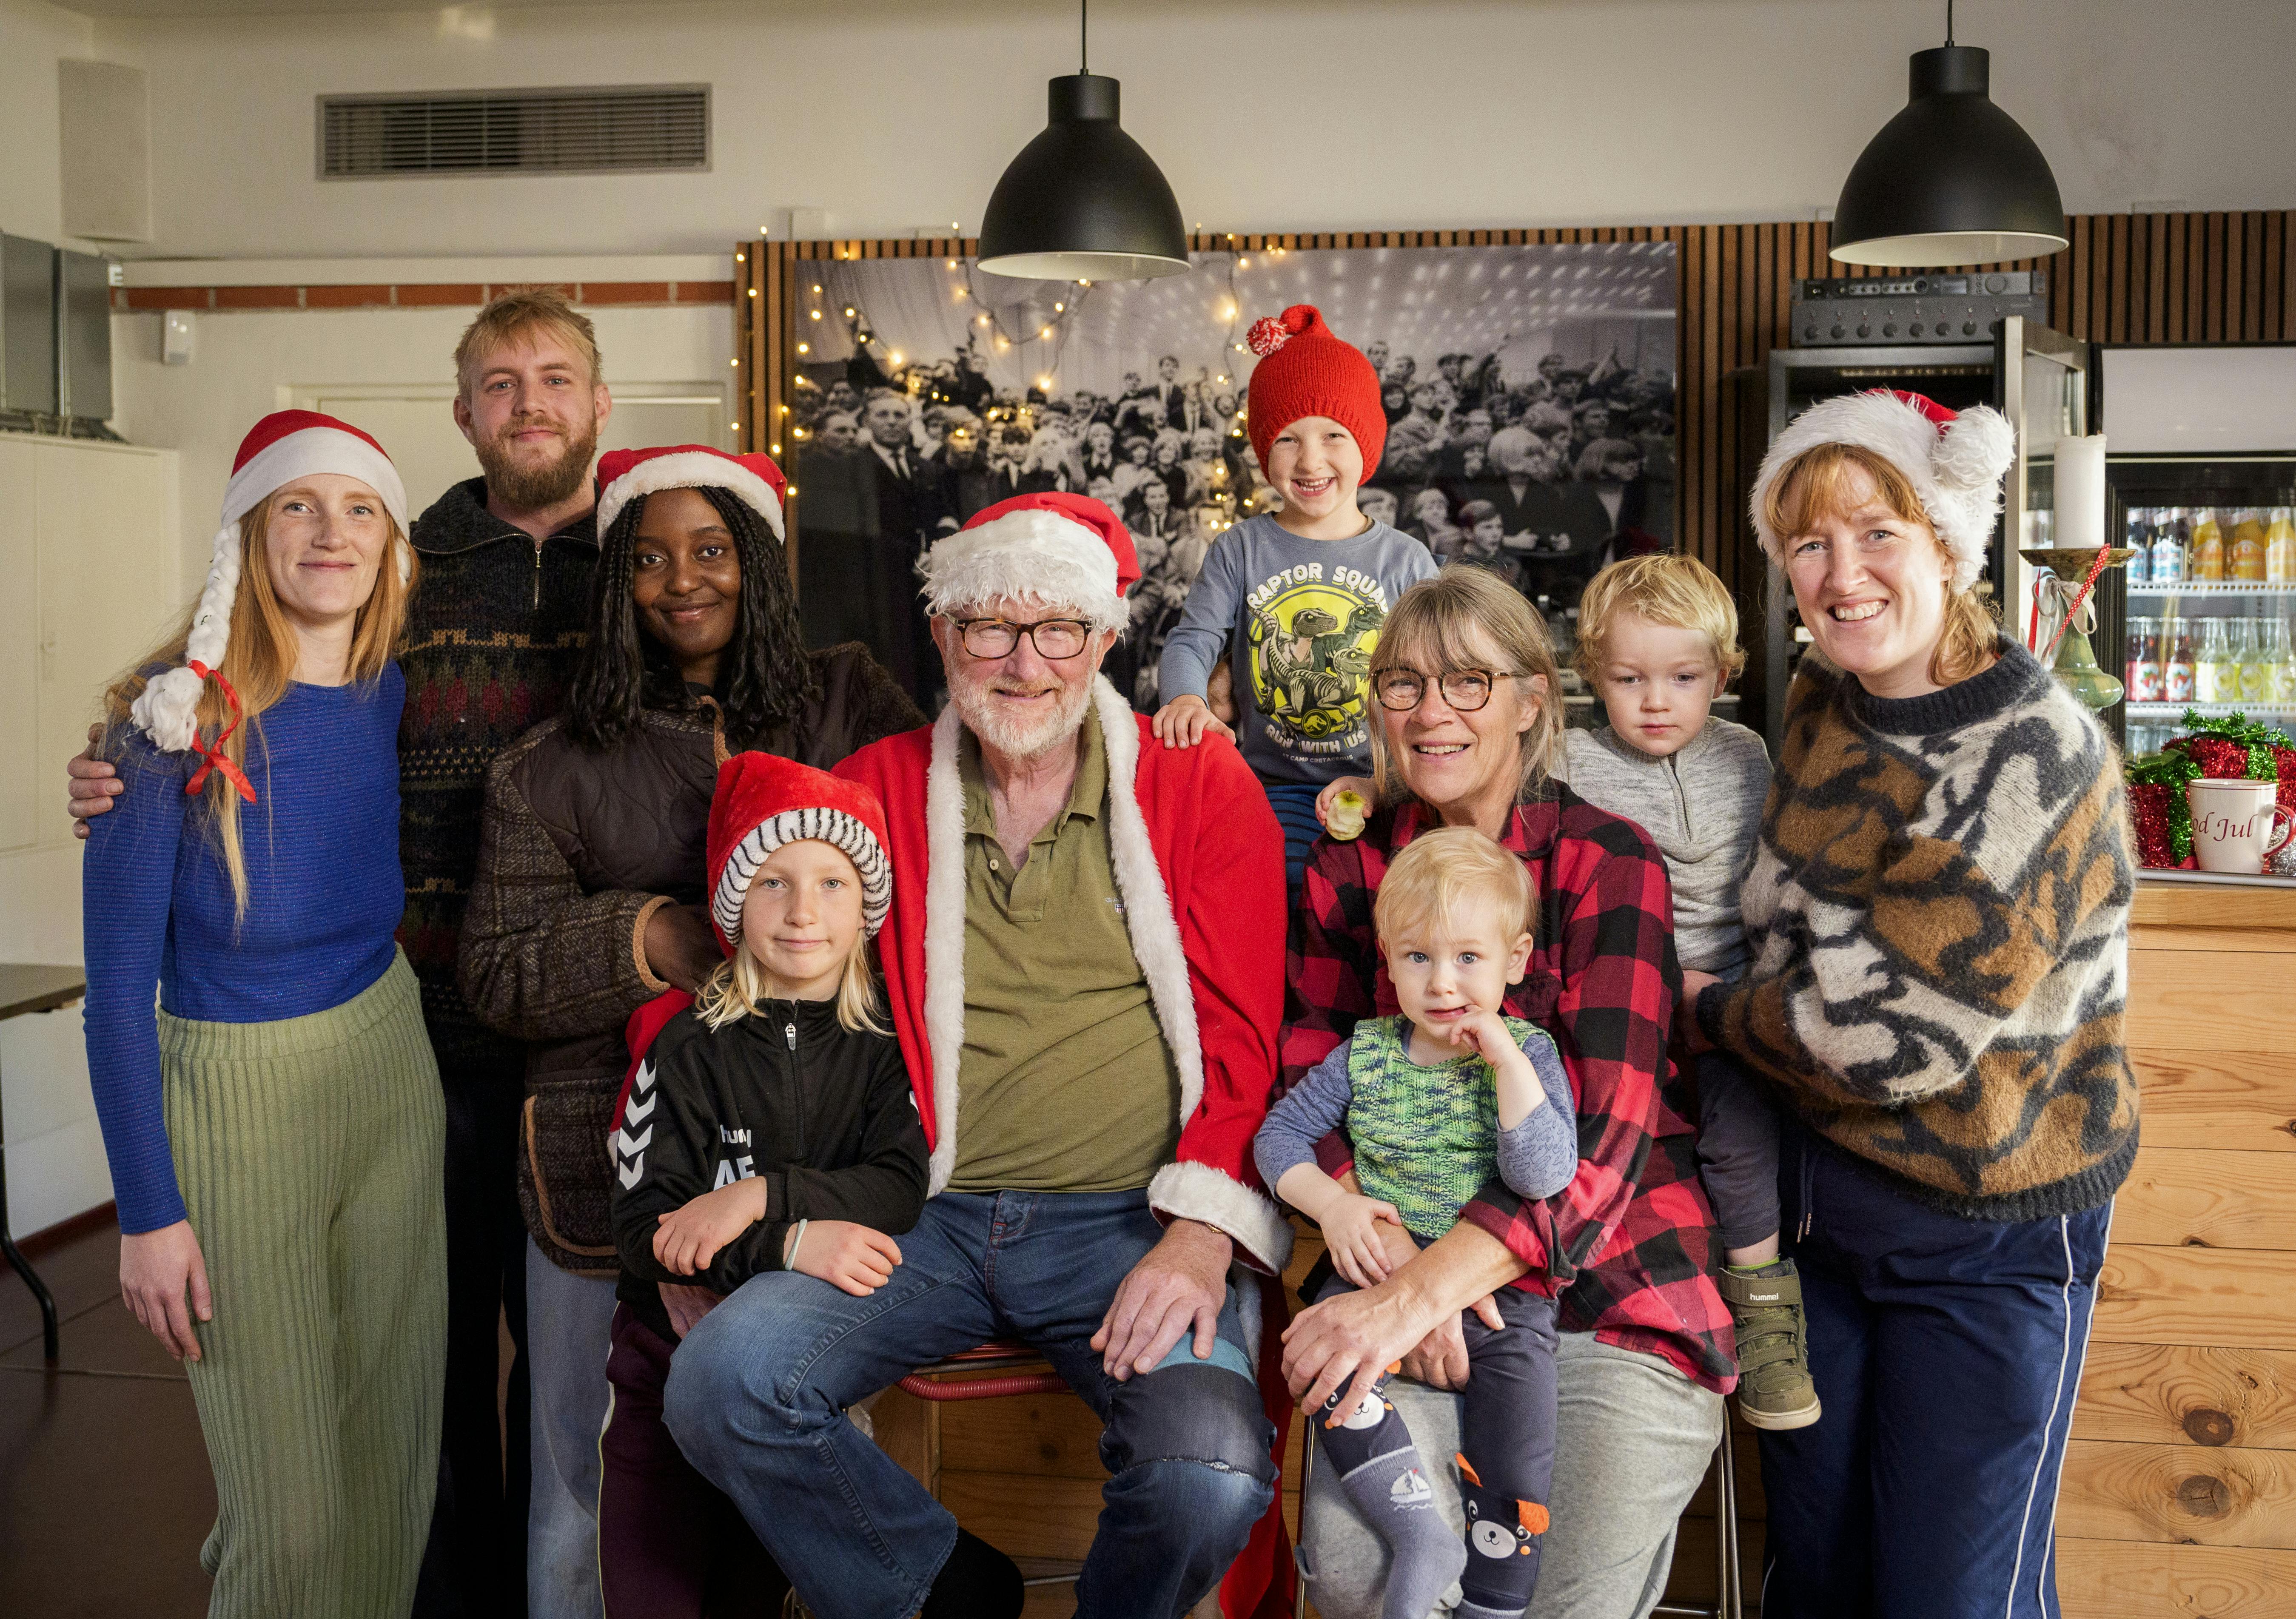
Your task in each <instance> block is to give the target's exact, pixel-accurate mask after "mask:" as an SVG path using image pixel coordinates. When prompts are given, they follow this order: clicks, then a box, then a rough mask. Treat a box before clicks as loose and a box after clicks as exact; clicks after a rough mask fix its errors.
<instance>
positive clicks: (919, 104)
mask: <svg viewBox="0 0 2296 1619" xmlns="http://www.w3.org/2000/svg"><path fill="white" fill-rule="evenodd" d="M1944 9H1945V8H1944V5H1943V4H1942V0H1671V3H1661V0H1549V3H1547V4H1519V5H1500V4H1489V3H1486V0H1382V3H1380V4H1371V3H1369V0H1313V3H1312V4H1308V3H1304V0H1258V3H1257V4H1212V3H1211V0H1120V3H1119V4H1107V3H1104V4H1101V5H1098V6H1095V8H1094V23H1093V36H1092V38H1093V48H1092V61H1093V65H1094V66H1095V69H1096V70H1099V71H1101V72H1103V73H1109V74H1113V75H1115V76H1116V77H1118V78H1120V79H1121V80H1122V81H1123V85H1124V94H1125V113H1126V116H1125V123H1126V127H1128V129H1129V130H1130V131H1131V132H1132V133H1133V134H1134V135H1136V136H1137V137H1138V138H1139V139H1140V140H1141V141H1142V143H1144V145H1145V146H1146V147H1147V148H1148V150H1149V151H1150V152H1151V153H1152V154H1153V155H1154V156H1155V157H1156V159H1158V161H1159V162H1160V164H1161V165H1162V167H1163V169H1164V171H1165V173H1166V175H1167V176H1169V178H1170V180H1171V181H1172V183H1173V185H1174V188H1175V189H1176V190H1177V192H1178V194H1179V197H1180V200H1181V206H1182V208H1183V209H1184V210H1185V214H1186V217H1187V218H1188V219H1189V221H1190V222H1191V223H1193V222H1196V221H1199V220H1201V221H1202V222H1204V224H1205V225H1207V226H1208V227H1209V228H1211V229H1228V230H1245V229H1264V230H1293V229H1298V230H1316V229H1366V228H1379V227H1386V228H1396V227H1405V226H1418V227H1448V226H1457V227H1465V226H1480V225H1542V224H1603V223H1647V222H1658V223H1667V222H1683V221H1700V220H1729V219H1775V218H1796V217H1810V216H1811V214H1812V212H1813V210H1815V209H1817V208H1819V207H1822V206H1830V205H1831V204H1832V203H1833V200H1834V197H1835V195H1836V193H1837V192H1839V190H1840V188H1841V181H1842V177H1843V176H1844V175H1845V174H1846V173H1847V172H1848V169H1849V164H1850V161H1851V160H1852V159H1853V158H1854V157H1855V155H1856V154H1857V151H1859V150H1860V149H1861V148H1862V147H1863V145H1864V143H1866V139H1867V138H1868V137H1869V136H1870V135H1872V134H1873V133H1874V130H1876V129H1877V128H1879V127H1881V125H1882V123H1883V122H1884V121H1885V120H1886V119H1888V118H1889V117H1890V115H1892V114H1893V113H1894V112H1895V111H1896V110H1898V108H1899V107H1901V106H1902V105H1903V104H1904V102H1905V74H1906V58H1907V53H1909V52H1911V51H1913V50H1915V49H1919V48H1923V47H1926V46H1929V45H1936V44H1939V43H1941V35H1942V24H1943V20H1944V19H1943V12H1944ZM1075 17H1076V13H1075V11H1074V9H1073V7H1072V6H1071V5H1070V4H1067V0H939V3H938V4H923V3H922V0H903V3H899V4H886V3H882V0H880V3H879V4H871V5H868V6H866V7H862V6H857V5H851V6H823V5H817V4H799V0H764V3H758V0H749V3H745V4H738V5H734V4H660V5H648V6H644V7H636V6H622V7H617V6H563V7H557V8H552V9H518V8H504V9H497V10H486V9H482V8H478V7H468V6H464V7H453V8H448V9H446V10H444V11H432V12H393V13H380V14H365V15H353V16H335V17H327V16H265V17H241V18H202V19H196V20H118V21H104V22H102V23H100V24H99V27H98V38H99V43H100V44H101V45H102V47H103V54H105V55H106V56H108V57H113V58H116V59H119V60H122V61H140V62H142V63H143V65H145V66H146V67H148V68H149V69H150V70H151V73H152V97H153V104H152V128H153V134H154V143H153V144H154V151H155V154H156V161H157V163H158V171H157V173H156V174H155V176H154V179H155V184H154V187H153V190H154V194H155V198H156V207H157V221H156V223H157V228H158V232H159V237H158V241H156V242H155V243H154V244H153V247H152V251H155V252H160V253H165V254H200V255H219V256H231V257H236V256H260V255H279V254H330V255H332V254H343V255H362V254H428V253H469V252H479V251H494V252H545V251H570V250H578V251H588V252H663V251H696V250H708V249H717V248H721V247H722V246H723V245H724V244H725V243H726V242H727V241H729V240H731V239H732V238H733V237H734V235H736V234H747V233H751V232H754V231H755V230H756V229H757V227H758V225H760V224H762V223H766V222H767V220H768V219H769V218H770V217H771V210H773V209H776V208H780V207H785V206H791V205H819V206H822V207H824V208H826V209H828V210H829V215H830V225H831V229H832V231H833V232H835V233H839V234H849V235H874V234H886V235H890V234H897V233H907V232H908V231H909V230H911V229H912V228H913V227H915V226H918V225H935V224H941V225H945V224H946V223H947V222H948V221H951V220H957V221H961V222H962V223H963V224H964V227H965V229H966V230H967V231H972V230H974V229H976V228H977V227H978V225H979V224H980V209H982V207H983V206H984V205H985V203H986V202H987V200H988V192H989V191H990V189H991V187H992V186H993V185H994V184H995V182H996V176H997V175H998V174H999V173H1000V172H1001V170H1002V168H1003V167H1004V164H1005V161H1006V159H1008V158H1009V157H1010V156H1011V155H1012V154H1013V152H1014V151H1018V150H1019V148H1020V147H1021V145H1022V144H1023V143H1025V142H1026V141H1028V140H1029V138H1030V137H1031V136H1032V135H1035V134H1036V132H1037V130H1038V129H1040V128H1041V127H1043V124H1044V81H1045V80H1046V78H1047V77H1049V76H1051V75H1054V74H1057V73H1065V72H1071V71H1073V70H1074V69H1075V66H1076V24H1075ZM1959 26H1960V30H1961V41H1962V43H1964V44H1974V45H1984V46H1986V47H1988V48H1989V49H1990V50H1991V51H1992V53H1993V70H1994V81H1993V88H1994V94H1995V97H1996V99H1997V101H1999V102H2001V103H2002V105H2004V106H2005V107H2006V108H2008V109H2009V110H2011V111H2012V113H2013V115H2014V116H2015V117H2017V118H2018V119H2020V120H2021V122H2022V123H2023V124H2024V125H2025V127H2026V128H2027V129H2028V130H2029V131H2030V132H2031V134H2032V135H2034V136H2035V138H2036V139H2037V140H2038V142H2039V143H2040V144H2041V147H2042V149H2043V151H2045V152H2046V154H2047V155H2048V157H2049V159H2050V160H2051V162H2052V164H2053V166H2054V168H2055V171H2056V174H2057V176H2058V179H2059V181H2060V183H2061V185H2062V190H2063V192H2064V198H2065V202H2066V205H2067V207H2068V208H2069V209H2072V210H2073V211H2075V212H2085V211H2091V210H2115V209H2127V208H2128V207H2129V206H2130V205H2131V204H2132V203H2134V202H2140V201H2158V200H2173V201H2176V202H2177V203H2178V204H2180V205H2184V206H2189V207H2192V208H2195V209H2242V208H2267V207H2287V206H2291V205H2296V142H2292V141H2291V140H2289V139H2288V138H2287V137H2286V135H2285V131H2284V124H2285V108H2286V106H2287V101H2288V96H2289V94H2290V89H2291V86H2292V83H2296V5H2291V4H2287V3H2286V0H2177V4H2159V3H2158V0H2078V3H2073V0H1977V3H1972V4H1964V5H1963V6H1962V7H1961V9H1960V13H1959ZM1309 73H1312V74H1313V75H1314V77H1313V78H1308V77H1305V75H1308V74H1309ZM695 81H708V82H709V83H711V84H712V85H713V86H715V91H714V94H715V106H716V119H715V122H716V130H715V137H714V138H715V152H714V157H715V162H714V168H713V169H712V171H711V172H709V173H708V174H703V175H692V176H662V175H652V176H631V177H615V176H565V177H549V178H539V179H536V178H526V179H503V180H470V179H449V180H390V181H373V182H350V183H346V182H334V183H331V184H320V183H319V182H317V181H316V180H315V179H314V178H313V170H314V159H313V145H314V141H313V118H314V110H313V98H314V97H315V96H316V95H317V94H322V93H327V92H357V91H372V90H400V89H440V88H449V87H455V88H480V87H490V86H521V85H525V86H543V85H578V84H600V83H681V82H695Z"/></svg>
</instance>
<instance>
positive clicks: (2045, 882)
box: [1697, 641, 2136, 1221]
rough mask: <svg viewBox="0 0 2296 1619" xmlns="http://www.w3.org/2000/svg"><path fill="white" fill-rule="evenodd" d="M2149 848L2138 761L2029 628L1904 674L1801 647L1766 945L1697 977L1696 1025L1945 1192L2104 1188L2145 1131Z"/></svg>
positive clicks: (1833, 1135) (2079, 1200)
mask: <svg viewBox="0 0 2296 1619" xmlns="http://www.w3.org/2000/svg"><path fill="white" fill-rule="evenodd" d="M2135 892H2136V861H2135V859H2134V857H2133V855H2132V854H2131V852H2130V848H2129V840H2128V814H2127V810H2126V807H2125V805H2124V804H2123V802H2122V798H2121V787H2120V760H2119V758H2118V757H2117V756H2115V755H2114V752H2113V749H2112V744H2111V743H2110V742H2109V741H2108V740H2106V739H2105V736H2104V733H2103V731H2101V730H2100V729H2099V728H2098V726H2097V724H2096V723H2095V721H2094V720H2093V719H2092V718H2090V716H2089V715H2088V714H2087V712H2086V711H2085V710H2083V709H2082V708H2081V707H2080V706H2079V704H2078V703H2076V702H2074V700H2073V699H2072V698H2071V696H2070V695H2069V694H2068V693H2067V692H2066V691H2064V690H2063V688H2062V687H2061V686H2060V685H2059V684H2058V683H2057V682H2056V680H2055V679H2054V677H2053V676H2052V675H2050V674H2049V673H2048V672H2047V671H2046V669H2044V668H2043V667H2042V666H2041V665H2040V663H2039V662H2038V660H2037V659H2036V658H2034V657H2033V656H2032V654H2030V652H2028V651H2026V650H2024V648H2022V647H2021V646H2018V645H2017V644H2015V643H2014V642H2008V641H2005V642H2003V643H2002V648H2001V657H2000V661H1999V662H1997V663H1996V664H1995V665H1994V666H1992V667H1991V668H1989V669H1988V670H1986V671H1984V672H1983V673H1982V674H1980V675H1974V676H1972V678H1970V679H1968V680H1965V681H1963V682H1961V683H1959V684H1957V685H1953V686H1948V687H1947V688H1946V689H1945V690H1944V691H1936V692H1932V693H1931V694H1929V695H1928V696H1925V697H1916V698H1907V699H1881V698H1875V697H1874V696H1872V695H1870V694H1869V693H1867V692H1866V690H1865V688H1864V687H1863V686H1861V685H1859V684H1858V683H1857V681H1856V680H1854V679H1851V678H1849V677H1847V676H1845V675H1841V673H1840V672H1838V671H1836V670H1833V669H1832V668H1830V667H1828V666H1825V665H1823V664H1822V663H1821V662H1820V661H1819V660H1818V659H1817V658H1808V659H1806V660H1805V662H1804V665H1803V670H1802V673H1801V674H1800V675H1798V676H1797V677H1796V679H1795V682H1794V688H1793V691H1792V696H1791V698H1790V699H1789V701H1788V704H1787V710H1786V727H1785V736H1784V741H1783V743H1782V745H1781V746H1780V748H1779V751H1778V767H1777V774H1776V777H1775V781H1774V783H1773V785H1772V787H1771V790H1770V797H1769V802H1768V804H1767V806H1766V807H1765V809H1764V812H1763V815H1762V838H1761V846H1760V849H1759V853H1758V854H1757V855H1756V857H1755V862H1754V868H1753V871H1752V873H1751V876H1750V877H1749V878H1748V879H1747V882H1746V887H1745V891H1744V909H1745V920H1746V929H1747V941H1748V944H1749V945H1750V947H1751V951H1752V965H1751V967H1750V968H1749V969H1748V971H1747V973H1746V976H1745V977H1744V978H1743V979H1742V980H1741V981H1739V982H1737V983H1735V984H1721V985H1711V986H1710V987H1709V988H1708V989H1707V990H1706V991H1705V992H1704V993H1702V994H1701V995H1700V996H1699V998H1698V1005H1697V1014H1698V1021H1699V1024H1700V1026H1701V1027H1702V1029H1703V1030H1704V1031H1705V1033H1706V1035H1707V1037H1708V1038H1709V1039H1710V1040H1711V1041H1712V1042H1713V1043H1715V1044H1716V1045H1718V1046H1719V1047H1720V1048H1722V1049H1723V1050H1724V1051H1729V1052H1732V1053H1734V1055H1736V1056H1738V1057H1739V1058H1741V1059H1744V1060H1745V1061H1747V1062H1749V1063H1751V1065H1752V1066H1753V1067H1756V1068H1758V1069H1759V1070H1760V1071H1761V1072H1762V1073H1764V1074H1766V1075H1769V1076H1770V1077H1771V1078H1772V1079H1774V1080H1775V1081H1777V1082H1778V1083H1779V1084H1780V1085H1781V1086H1783V1087H1784V1092H1785V1093H1786V1095H1787V1097H1788V1098H1789V1099H1790V1100H1792V1103H1793V1105H1794V1107H1795V1108H1796V1110H1797V1111H1798V1112H1799V1113H1800V1116H1801V1118H1802V1121H1803V1122H1804V1123H1805V1124H1807V1125H1808V1127H1809V1128H1810V1129H1812V1130H1813V1131H1815V1132H1817V1133H1818V1134H1819V1135H1822V1136H1824V1137H1825V1139H1826V1140H1827V1141H1831V1142H1833V1144H1834V1145H1835V1146H1836V1147H1838V1148H1840V1149H1842V1150H1843V1151H1845V1152H1848V1153H1849V1154H1850V1155H1852V1156H1853V1157H1856V1158H1857V1159H1859V1160H1861V1161H1862V1162H1864V1163H1865V1164H1866V1165H1870V1166H1872V1167H1874V1168H1875V1169H1878V1170H1879V1171H1881V1172H1882V1173H1883V1174H1885V1175H1886V1176H1887V1177H1889V1178H1890V1180H1891V1181H1892V1182H1895V1183H1897V1184H1898V1185H1900V1186H1903V1187H1904V1188H1906V1189H1907V1190H1908V1191H1910V1192H1911V1193H1913V1194H1914V1195H1915V1196H1916V1197H1919V1198H1923V1200H1925V1201H1927V1202H1930V1203H1931V1204H1933V1205H1935V1206H1939V1207H1942V1208H1945V1209H1948V1210H1949V1211H1951V1212H1953V1213H1956V1214H1961V1215H1963V1216H1964V1217H1966V1218H1970V1219H1980V1220H2000V1221H2013V1220H2030V1219H2037V1218H2040V1217H2044V1216H2048V1215H2055V1214H2071V1213H2076V1212H2078V1211H2079V1210H2082V1209H2087V1208H2093V1207H2095V1206H2097V1205H2099V1204H2102V1203H2103V1202H2104V1201H2105V1200H2106V1199H2107V1198H2110V1197H2112V1193H2113V1191H2114V1190H2115V1189H2116V1188H2117V1187H2119V1186H2120V1182H2122V1181H2123V1180H2125V1179H2126V1178H2127V1177H2128V1169H2129V1165H2130V1162H2131V1160H2132V1159H2133V1158H2134V1157H2135V1156H2136V1080H2135V1077H2134V1075H2132V1074H2131V1073H2130V1070H2129V1067H2128V1053H2127V1051H2126V1050H2125V1049H2124V1041H2125V1035H2124V1033H2123V1027H2122V1024H2123V1016H2124V1001H2125V994H2126V987H2127V982H2128V909H2129V904H2130V901H2131V899H2132V898H2133V897H2134V895H2135Z"/></svg>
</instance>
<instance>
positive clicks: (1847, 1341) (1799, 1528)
mask: <svg viewBox="0 0 2296 1619" xmlns="http://www.w3.org/2000/svg"><path fill="white" fill-rule="evenodd" d="M1785 1137H1786V1139H1785V1141H1784V1148H1785V1151H1784V1160H1785V1161H1784V1173H1783V1174H1782V1175H1781V1176H1780V1190H1782V1191H1783V1192H1784V1193H1786V1194H1787V1198H1786V1208H1785V1216H1786V1233H1785V1235H1786V1239H1787V1240H1786V1244H1785V1251H1786V1252H1787V1253H1789V1254H1791V1255H1793V1257H1794V1260H1795V1263H1796V1264H1797V1265H1798V1266H1799V1267H1800V1271H1801V1289H1802V1300H1803V1303H1804V1304H1806V1305H1807V1307H1808V1311H1809V1368H1810V1372H1811V1374H1812V1375H1813V1376H1814V1377H1815V1378H1816V1380H1817V1392H1818V1394H1819V1397H1820V1398H1822V1399H1823V1400H1824V1401H1825V1419H1824V1420H1823V1421H1821V1422H1818V1423H1816V1424H1814V1425H1813V1426H1811V1427H1805V1428H1794V1429H1792V1430H1789V1431H1787V1432H1784V1433H1766V1434H1762V1435H1759V1438H1760V1440H1761V1445H1762V1489H1763V1492H1764V1493H1765V1494H1766V1495H1767V1497H1768V1500H1769V1514H1770V1517H1769V1526H1768V1527H1769V1539H1768V1542H1767V1548H1766V1555H1767V1562H1768V1565H1769V1566H1768V1567H1767V1569H1766V1570H1765V1571H1764V1574H1765V1578H1764V1582H1763V1600H1762V1612H1763V1613H1764V1614H1765V1615H1768V1619H2056V1616H2057V1614H2058V1612H2059V1609H2058V1607H2057V1569H2056V1554H2055V1549H2054V1539H2053V1531H2054V1528H2055V1525H2056V1509H2057V1476H2058V1473H2059V1472H2060V1471H2061V1470H2062V1468H2063V1466H2064V1460H2065V1436H2066V1434H2067V1431H2068V1430H2069V1429H2070V1428H2071V1426H2072V1413H2073V1399H2074V1396H2075V1394H2077V1393H2078V1392H2079V1388H2080V1379H2081V1359H2082V1356H2083V1354H2084V1353H2086V1351H2087V1347H2088V1328H2089V1314H2090V1312H2091V1311H2092V1309H2094V1307H2095V1303H2096V1278H2097V1272H2098V1271H2099V1270H2100V1269H2102V1268H2103V1263H2104V1246H2105V1234H2106V1232H2107V1231H2108V1230H2109V1228H2110V1227H2111V1225H2112V1205H2110V1204H2107V1205H2106V1206H2104V1207H2103V1208H2093V1209H2087V1210H2085V1211H2084V1212H2082V1213H2080V1214H2064V1215H2057V1216H2053V1217H2050V1218H2046V1219H2039V1220H2023V1221H2015V1222H1995V1221H1984V1220H1963V1219H1959V1218H1956V1216H1954V1215H1952V1214H1944V1213H1941V1212H1940V1211H1939V1210H1937V1209H1934V1208H1931V1207H1930V1206H1928V1205H1927V1204H1924V1203H1921V1202H1919V1201H1917V1200H1915V1198H1912V1197H1911V1196H1909V1195H1907V1193H1905V1192H1903V1191H1901V1190H1898V1189H1897V1188H1896V1187H1894V1186H1892V1185H1890V1184H1888V1183H1887V1182H1883V1181H1882V1179H1881V1178H1880V1176H1879V1173H1878V1172H1875V1171H1873V1170H1869V1169H1866V1168H1863V1167H1861V1166H1859V1165H1857V1164H1855V1163H1853V1162H1852V1161H1851V1160H1850V1159H1849V1158H1848V1157H1846V1156H1845V1155H1844V1154H1843V1153H1841V1151H1840V1150H1839V1149H1835V1148H1833V1147H1829V1146H1826V1145H1825V1144H1823V1143H1821V1142H1819V1141H1816V1138H1814V1137H1812V1136H1810V1135H1809V1134H1808V1133H1807V1132H1804V1131H1803V1130H1801V1129H1800V1127H1799V1126H1797V1125H1793V1124H1789V1125H1788V1126H1787V1128H1786V1132H1785Z"/></svg>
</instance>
